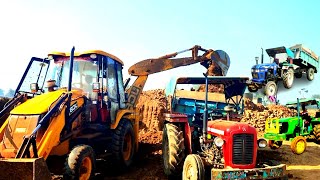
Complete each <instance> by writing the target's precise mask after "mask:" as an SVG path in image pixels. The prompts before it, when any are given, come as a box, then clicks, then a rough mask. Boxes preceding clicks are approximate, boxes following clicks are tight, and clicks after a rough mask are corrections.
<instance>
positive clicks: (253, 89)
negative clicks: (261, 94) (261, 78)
mask: <svg viewBox="0 0 320 180" xmlns="http://www.w3.org/2000/svg"><path fill="white" fill-rule="evenodd" d="M248 90H249V91H250V92H257V91H258V88H257V87H256V86H248Z"/></svg>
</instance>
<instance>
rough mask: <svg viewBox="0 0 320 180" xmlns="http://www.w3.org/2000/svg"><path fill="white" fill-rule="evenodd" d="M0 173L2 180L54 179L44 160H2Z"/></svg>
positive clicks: (0, 161)
mask: <svg viewBox="0 0 320 180" xmlns="http://www.w3.org/2000/svg"><path fill="white" fill-rule="evenodd" d="M0 172H1V178H0V179H17V180H49V179H52V178H51V175H50V171H49V169H48V166H47V164H46V162H45V160H44V159H43V158H21V159H1V160H0Z"/></svg>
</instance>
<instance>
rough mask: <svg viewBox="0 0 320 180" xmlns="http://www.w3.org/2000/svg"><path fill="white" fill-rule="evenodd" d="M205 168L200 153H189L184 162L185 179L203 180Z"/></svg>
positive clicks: (183, 176) (183, 174)
mask: <svg viewBox="0 0 320 180" xmlns="http://www.w3.org/2000/svg"><path fill="white" fill-rule="evenodd" d="M204 178H205V170H204V165H203V162H202V159H201V158H200V156H199V155H196V154H189V155H188V156H187V158H186V160H185V161H184V164H183V172H182V179H183V180H203V179H204Z"/></svg>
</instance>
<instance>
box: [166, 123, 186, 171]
mask: <svg viewBox="0 0 320 180" xmlns="http://www.w3.org/2000/svg"><path fill="white" fill-rule="evenodd" d="M162 157H163V169H164V172H165V174H166V175H167V176H169V177H177V176H179V175H181V171H182V166H183V160H184V158H185V146H184V136H183V131H182V130H181V129H180V128H179V127H178V126H177V125H175V124H172V123H167V124H165V125H164V128H163V135H162Z"/></svg>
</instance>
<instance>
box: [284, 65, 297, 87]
mask: <svg viewBox="0 0 320 180" xmlns="http://www.w3.org/2000/svg"><path fill="white" fill-rule="evenodd" d="M282 78H283V86H284V87H285V88H287V89H290V88H291V87H292V85H293V80H294V71H293V69H292V68H289V69H288V71H287V72H285V73H284V75H283V77H282Z"/></svg>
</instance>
